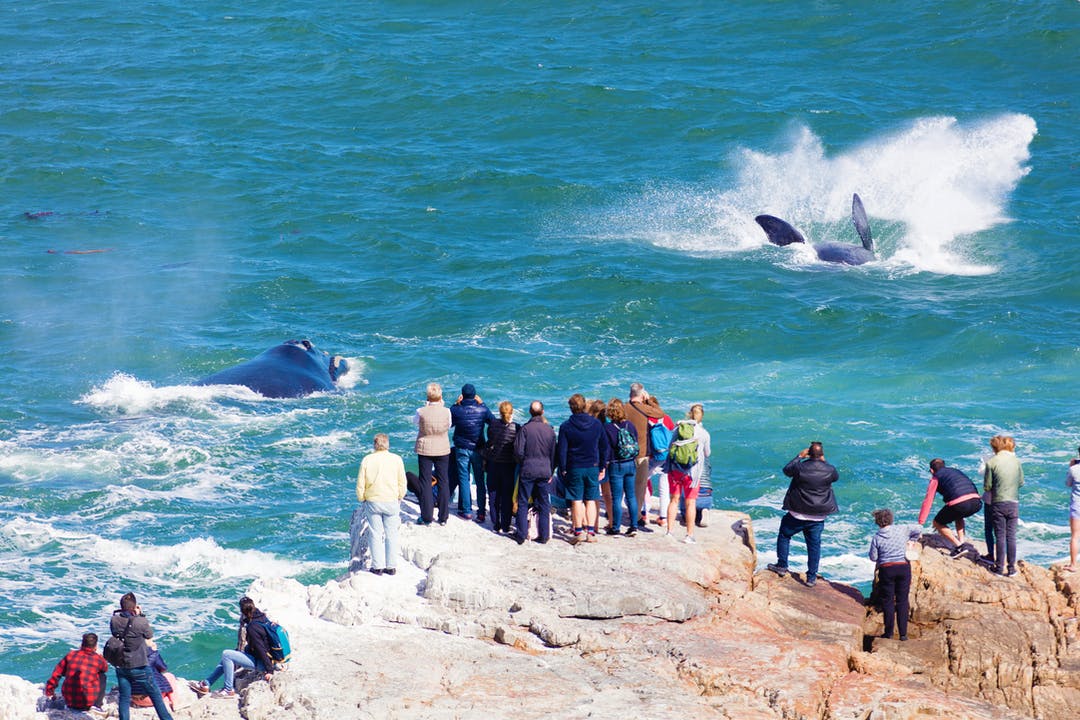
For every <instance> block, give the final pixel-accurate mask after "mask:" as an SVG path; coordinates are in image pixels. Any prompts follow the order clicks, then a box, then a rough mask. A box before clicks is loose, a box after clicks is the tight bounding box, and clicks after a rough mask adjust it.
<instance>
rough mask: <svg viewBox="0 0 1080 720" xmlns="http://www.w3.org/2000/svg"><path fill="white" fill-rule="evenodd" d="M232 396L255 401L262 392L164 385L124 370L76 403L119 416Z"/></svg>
mask: <svg viewBox="0 0 1080 720" xmlns="http://www.w3.org/2000/svg"><path fill="white" fill-rule="evenodd" d="M220 399H231V400H245V401H248V402H258V401H262V400H266V398H264V397H263V396H262V395H259V394H258V393H256V392H253V391H251V390H249V389H248V388H246V387H242V386H240V385H166V386H163V387H155V386H154V385H153V383H149V382H147V381H145V380H139V379H138V378H136V377H133V376H131V375H128V374H127V373H119V372H118V373H116V374H114V375H113V376H112V377H110V378H109V379H108V380H106V381H105V384H103V385H101V386H100V387H95V388H93V389H92V390H91V391H90V392H89V393H87V394H86V395H83V396H82V397H81V398H79V400H78V403H79V404H82V405H88V406H90V407H92V408H94V409H96V410H99V411H102V412H108V413H116V414H120V415H139V414H142V413H146V412H151V411H155V410H161V409H164V408H168V407H169V406H172V405H181V406H183V407H190V406H191V405H192V404H205V403H207V402H208V401H211V400H220Z"/></svg>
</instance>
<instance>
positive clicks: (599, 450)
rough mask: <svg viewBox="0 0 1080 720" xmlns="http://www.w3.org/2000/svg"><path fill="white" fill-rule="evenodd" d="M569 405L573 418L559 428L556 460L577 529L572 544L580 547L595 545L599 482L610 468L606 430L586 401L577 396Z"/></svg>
mask: <svg viewBox="0 0 1080 720" xmlns="http://www.w3.org/2000/svg"><path fill="white" fill-rule="evenodd" d="M568 404H569V405H570V413H571V415H570V418H569V419H568V420H567V421H566V422H564V423H563V424H562V425H560V426H559V443H558V451H557V456H558V460H559V473H560V474H561V475H562V476H563V487H564V488H566V499H567V500H569V501H570V521H571V523H572V524H573V527H574V536H573V538H571V540H570V544H572V545H577V544H578V543H581V542H585V541H586V540H588V542H596V532H595V528H596V518H597V514H598V510H599V508H598V505H597V503H598V501H599V500H600V478H601V477H603V473H604V469H603V468H604V466H605V465H607V461H608V454H609V450H608V441H607V434H606V433H605V432H604V427H603V426H602V425H601V424H600V421H599V420H597V419H596V418H594V417H593V416H592V415H590V414H589V413H587V412H586V411H585V409H586V406H587V402H586V400H585V397H584V396H583V395H582V394H581V393H574V394H573V395H571V396H570V400H569V401H568ZM586 532H587V533H588V535H587V536H586Z"/></svg>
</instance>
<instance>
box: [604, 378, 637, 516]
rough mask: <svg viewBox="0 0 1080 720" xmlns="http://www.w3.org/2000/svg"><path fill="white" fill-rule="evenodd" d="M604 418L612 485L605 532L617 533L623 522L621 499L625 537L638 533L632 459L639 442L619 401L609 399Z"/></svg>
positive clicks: (634, 457) (608, 467) (609, 482)
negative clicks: (623, 511)
mask: <svg viewBox="0 0 1080 720" xmlns="http://www.w3.org/2000/svg"><path fill="white" fill-rule="evenodd" d="M607 419H608V420H609V421H610V422H608V423H607V424H605V425H604V432H605V433H607V441H608V448H609V450H610V454H609V458H608V466H607V478H608V484H609V485H610V487H611V496H612V500H611V509H610V510H609V511H608V534H610V535H618V534H619V525H620V524H621V523H622V509H623V500H624V499H625V501H626V511H627V513H629V514H628V515H627V519H628V521H629V522H628V523H627V528H626V535H627V537H632V536H633V535H634V534H636V533H637V517H638V506H637V494H636V492H635V490H636V488H635V487H634V477H635V474H636V468H635V460H636V459H637V456H638V450H639V449H640V446H641V441H640V439H639V438H638V434H637V428H635V427H634V423H632V422H630V421H629V420H627V419H626V409H625V407H624V406H623V402H622V400H620V399H619V398H611V401H610V402H609V403H608V405H607Z"/></svg>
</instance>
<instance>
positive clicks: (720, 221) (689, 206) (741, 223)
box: [601, 114, 1036, 275]
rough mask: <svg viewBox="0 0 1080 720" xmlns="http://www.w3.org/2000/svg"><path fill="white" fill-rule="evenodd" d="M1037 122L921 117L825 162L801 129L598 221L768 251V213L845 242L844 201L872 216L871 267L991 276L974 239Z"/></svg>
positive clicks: (806, 259) (699, 248) (639, 233)
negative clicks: (720, 182)
mask: <svg viewBox="0 0 1080 720" xmlns="http://www.w3.org/2000/svg"><path fill="white" fill-rule="evenodd" d="M1035 134H1036V125H1035V121H1034V120H1033V119H1032V118H1031V117H1029V116H1027V115H1022V114H1003V115H998V116H994V117H990V118H986V119H982V120H976V121H970V122H964V123H961V122H960V121H958V120H957V119H956V118H951V117H925V118H920V119H918V120H916V121H914V122H912V123H911V124H910V125H909V126H907V127H905V128H902V129H899V130H895V131H890V132H887V133H883V134H881V135H879V136H877V137H873V138H870V139H869V140H867V141H866V142H864V143H863V144H862V145H860V146H857V147H854V148H852V149H850V150H847V151H845V152H843V153H841V154H839V155H836V156H832V157H830V156H829V155H827V154H826V151H825V147H824V144H823V142H822V140H821V138H819V137H818V136H816V135H815V134H814V133H813V132H812V131H811V130H810V129H809V128H806V127H802V126H800V127H797V128H795V129H794V130H793V132H792V133H791V137H790V138H789V140H788V141H787V143H786V144H787V149H785V150H781V151H779V152H764V151H759V150H754V149H750V148H743V149H740V150H739V151H738V152H737V153H735V155H734V157H733V159H732V164H733V166H734V168H735V170H736V178H735V180H734V182H733V183H732V184H731V185H730V187H727V188H726V189H725V188H722V189H720V191H719V192H717V191H716V190H715V189H712V188H701V187H684V188H671V187H661V188H648V189H646V190H645V191H644V192H642V193H641V194H640V195H638V196H637V197H635V198H633V199H632V200H630V201H629V202H628V203H626V204H625V205H624V206H623V207H620V208H617V209H615V210H612V211H610V212H609V213H607V215H606V216H605V217H604V218H603V219H602V223H601V224H602V225H603V226H604V227H605V228H608V229H606V230H605V231H604V233H603V236H604V237H605V238H610V239H616V238H618V239H623V240H625V239H642V240H645V241H648V242H651V243H653V244H655V245H657V246H660V247H665V248H670V249H673V250H679V251H682V252H688V253H694V254H706V255H716V254H723V253H730V252H741V251H746V250H757V249H760V248H762V247H764V246H767V245H768V241H767V239H766V237H765V234H764V233H763V232H762V231H761V228H760V227H758V225H757V223H755V222H754V217H755V216H756V215H759V214H762V213H767V214H770V215H776V216H778V217H781V218H784V219H785V220H787V221H789V222H790V223H791V224H792V225H794V226H795V227H796V228H799V229H800V230H802V231H803V234H804V235H806V236H807V239H808V240H810V241H811V242H851V243H853V244H858V237H857V235H856V233H855V230H854V228H853V227H852V225H851V221H850V214H851V196H852V194H853V193H858V194H859V195H860V197H861V198H862V200H863V202H864V204H865V206H866V211H867V214H868V216H869V218H870V225H871V229H872V230H873V233H874V236H875V243H876V246H877V254H878V257H879V258H880V259H881V260H880V261H879V262H877V263H874V264H873V265H871V266H868V267H878V268H882V267H883V268H885V269H886V270H888V271H897V272H911V271H927V272H934V273H942V274H954V275H982V274H987V273H992V272H994V271H995V270H996V257H997V253H996V248H993V247H983V246H982V245H983V243H981V242H980V241H979V239H978V238H977V237H976V236H977V235H978V233H981V232H983V231H985V230H988V229H990V228H992V227H994V226H996V225H999V224H1001V223H1004V222H1008V220H1009V217H1008V213H1007V211H1006V203H1007V200H1008V195H1009V193H1011V192H1012V190H1013V189H1014V188H1015V187H1016V185H1017V183H1018V182H1019V181H1020V180H1021V178H1023V177H1024V176H1025V175H1027V173H1028V172H1029V170H1030V168H1029V167H1027V165H1026V163H1027V162H1028V160H1029V158H1030V152H1029V145H1030V143H1031V141H1032V139H1033V138H1034V137H1035ZM778 258H780V259H778V262H780V263H783V264H785V265H805V264H809V263H814V264H816V263H818V262H819V261H818V260H817V259H816V256H815V255H814V253H813V251H812V250H811V249H810V248H808V247H799V246H789V247H787V248H784V249H783V253H778Z"/></svg>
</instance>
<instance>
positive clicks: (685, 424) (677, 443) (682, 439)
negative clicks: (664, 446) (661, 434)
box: [670, 420, 698, 472]
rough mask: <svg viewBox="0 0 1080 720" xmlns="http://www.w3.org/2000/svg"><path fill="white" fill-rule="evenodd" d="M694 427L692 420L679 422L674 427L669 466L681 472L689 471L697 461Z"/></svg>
mask: <svg viewBox="0 0 1080 720" xmlns="http://www.w3.org/2000/svg"><path fill="white" fill-rule="evenodd" d="M695 427H696V423H695V422H694V421H693V420H680V421H679V424H678V425H677V426H676V427H675V437H674V439H673V440H672V443H671V455H670V457H671V464H672V465H674V466H675V467H676V468H677V469H679V470H682V471H683V472H687V471H689V470H690V468H691V467H693V466H694V465H696V464H697V461H698V449H697V440H696V439H695V438H694V428H695Z"/></svg>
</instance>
